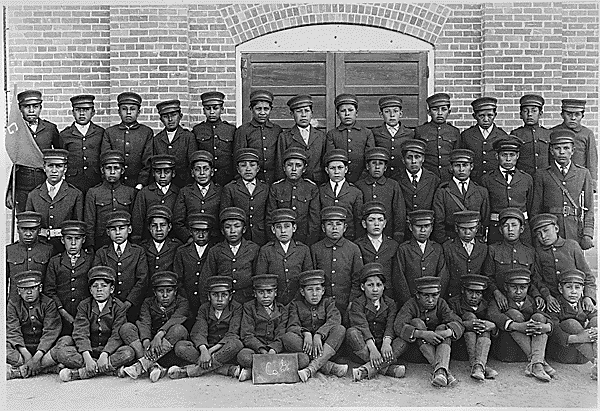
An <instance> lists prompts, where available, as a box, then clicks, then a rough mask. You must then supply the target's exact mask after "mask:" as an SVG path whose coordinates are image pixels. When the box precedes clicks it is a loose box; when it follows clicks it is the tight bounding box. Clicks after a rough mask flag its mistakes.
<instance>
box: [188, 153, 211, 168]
mask: <svg viewBox="0 0 600 411" xmlns="http://www.w3.org/2000/svg"><path fill="white" fill-rule="evenodd" d="M197 161H206V162H207V163H208V164H210V166H211V167H212V165H213V161H214V157H213V155H212V153H211V152H209V151H206V150H198V151H194V152H193V153H192V155H191V156H190V164H191V166H192V167H193V166H194V165H195V163H196V162H197Z"/></svg>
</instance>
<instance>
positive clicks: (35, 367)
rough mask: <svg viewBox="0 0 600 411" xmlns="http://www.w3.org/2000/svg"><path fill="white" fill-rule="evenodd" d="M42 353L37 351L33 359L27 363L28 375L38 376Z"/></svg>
mask: <svg viewBox="0 0 600 411" xmlns="http://www.w3.org/2000/svg"><path fill="white" fill-rule="evenodd" d="M38 353H39V354H38ZM42 356H43V354H42V352H41V351H38V352H36V353H35V355H34V356H33V357H31V359H30V360H29V361H28V362H27V364H28V367H29V374H30V375H32V376H34V375H38V374H39V373H40V371H41V369H42Z"/></svg>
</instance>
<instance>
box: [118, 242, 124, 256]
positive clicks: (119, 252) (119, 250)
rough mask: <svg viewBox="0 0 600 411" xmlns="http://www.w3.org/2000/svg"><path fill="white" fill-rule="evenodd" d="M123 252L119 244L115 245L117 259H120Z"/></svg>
mask: <svg viewBox="0 0 600 411" xmlns="http://www.w3.org/2000/svg"><path fill="white" fill-rule="evenodd" d="M122 255H123V251H122V250H121V244H119V245H117V257H119V258H121V256H122Z"/></svg>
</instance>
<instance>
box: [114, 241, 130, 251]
mask: <svg viewBox="0 0 600 411" xmlns="http://www.w3.org/2000/svg"><path fill="white" fill-rule="evenodd" d="M119 246H121V252H122V253H123V252H125V247H127V240H125V242H123V244H117V243H113V248H114V249H115V253H116V252H117V247H119Z"/></svg>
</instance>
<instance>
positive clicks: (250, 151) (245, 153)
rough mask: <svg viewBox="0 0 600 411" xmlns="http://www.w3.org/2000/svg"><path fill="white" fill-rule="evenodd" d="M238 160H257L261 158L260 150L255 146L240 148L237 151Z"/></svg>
mask: <svg viewBox="0 0 600 411" xmlns="http://www.w3.org/2000/svg"><path fill="white" fill-rule="evenodd" d="M235 158H236V162H237V163H239V162H240V161H256V162H258V161H259V160H260V155H259V154H258V150H257V149H255V148H250V147H248V148H240V149H238V150H237V151H236V152H235Z"/></svg>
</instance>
